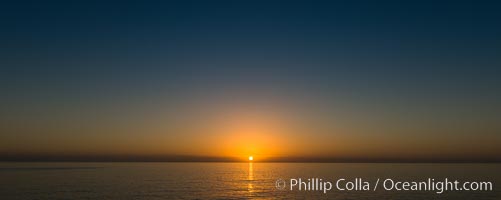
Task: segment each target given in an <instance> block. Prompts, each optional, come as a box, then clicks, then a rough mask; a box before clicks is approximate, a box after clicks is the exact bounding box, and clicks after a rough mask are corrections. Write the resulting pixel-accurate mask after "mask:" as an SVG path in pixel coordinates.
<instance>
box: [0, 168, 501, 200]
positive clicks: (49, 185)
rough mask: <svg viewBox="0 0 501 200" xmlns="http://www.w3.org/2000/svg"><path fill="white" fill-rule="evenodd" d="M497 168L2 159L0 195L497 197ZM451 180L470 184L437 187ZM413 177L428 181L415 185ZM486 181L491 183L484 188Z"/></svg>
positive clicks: (499, 192)
mask: <svg viewBox="0 0 501 200" xmlns="http://www.w3.org/2000/svg"><path fill="white" fill-rule="evenodd" d="M500 170H501V164H401V163H395V164H393V163H380V164H379V163H162V162H157V163H156V162H145V163H139V162H138V163H120V162H117V163H71V162H67V163H64V162H62V163H58V162H52V163H14V162H5V163H0V199H30V200H31V199H120V200H123V199H353V200H358V199H410V200H412V199H416V200H418V199H497V200H498V199H501V187H500V186H499V184H500V183H501V173H500V172H501V171H500ZM446 179H447V180H448V181H451V182H452V181H455V180H458V181H459V185H463V184H464V183H465V182H468V183H467V186H468V187H463V188H460V189H461V190H450V188H449V190H439V189H440V188H441V189H444V187H443V186H444V185H440V182H441V181H444V180H446ZM376 182H377V183H376ZM405 182H407V183H408V184H409V185H407V186H408V187H406V186H405V184H407V183H405ZM414 182H417V183H420V184H421V186H423V187H422V188H420V189H419V190H416V189H415V188H414V189H413V188H412V186H413V184H414ZM329 183H330V184H331V189H330V190H325V189H326V187H328V186H329ZM430 183H433V184H434V185H433V188H432V187H431V186H429V184H430ZM472 183H473V184H472ZM484 183H491V184H492V188H490V190H480V187H481V186H486V185H482V184H484ZM291 185H294V186H292V190H291ZM367 185H368V186H367ZM425 185H426V186H428V187H424V186H425ZM445 185H447V184H445ZM299 186H301V190H299ZM364 186H367V187H364ZM390 186H391V187H392V188H390ZM414 186H416V185H414ZM439 186H440V187H439ZM385 187H387V188H389V189H388V190H387V189H386V188H385ZM308 188H309V189H308ZM320 188H322V189H320ZM395 188H400V189H401V190H397V189H395ZM403 188H407V190H404V189H403ZM431 188H432V189H433V190H431ZM465 188H466V189H469V190H466V189H465ZM472 188H473V189H476V190H473V189H472ZM364 189H368V190H364ZM487 189H488V188H487ZM440 191H442V192H440Z"/></svg>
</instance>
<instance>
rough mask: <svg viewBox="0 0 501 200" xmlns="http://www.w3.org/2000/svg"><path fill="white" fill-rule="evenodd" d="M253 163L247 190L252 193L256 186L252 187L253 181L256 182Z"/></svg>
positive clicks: (250, 166)
mask: <svg viewBox="0 0 501 200" xmlns="http://www.w3.org/2000/svg"><path fill="white" fill-rule="evenodd" d="M252 165H253V163H252V162H249V174H248V176H247V181H248V183H247V190H248V191H249V192H250V193H252V192H253V191H254V186H253V185H252V181H253V180H254V169H253V166H252Z"/></svg>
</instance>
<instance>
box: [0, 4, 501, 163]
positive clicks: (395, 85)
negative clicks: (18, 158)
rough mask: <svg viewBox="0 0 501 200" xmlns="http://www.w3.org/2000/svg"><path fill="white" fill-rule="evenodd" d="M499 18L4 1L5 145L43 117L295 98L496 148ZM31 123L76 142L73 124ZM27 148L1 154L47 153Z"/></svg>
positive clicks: (406, 8) (461, 13) (481, 9)
mask: <svg viewBox="0 0 501 200" xmlns="http://www.w3.org/2000/svg"><path fill="white" fill-rule="evenodd" d="M500 9H501V5H500V4H499V3H492V2H481V3H480V2H478V1H470V2H441V3H437V2H435V1H430V2H423V1H416V2H406V3H404V2H399V1H394V2H386V1H385V2H379V1H378V2H363V1H356V2H344V1H340V2H327V1H316V2H315V1H314V2H299V1H291V2H279V1H273V2H268V1H262V2H261V1H259V2H258V1H215V2H197V1H183V2H181V1H180V2H168V3H166V2H164V3H159V2H116V3H103V2H95V3H88V2H80V3H74V2H43V3H42V2H33V3H28V2H16V3H13V2H2V3H1V4H0V30H1V31H0V78H1V81H0V82H1V86H0V88H1V90H2V92H1V93H2V100H0V101H2V104H1V108H2V110H4V111H5V112H3V113H4V114H2V115H3V116H1V118H2V119H3V120H2V121H4V125H5V124H8V126H4V131H2V134H0V137H4V140H3V141H11V140H12V138H13V137H14V135H16V134H21V135H25V136H26V137H27V138H30V137H33V136H34V135H36V134H38V133H34V131H33V130H31V129H28V130H24V129H22V130H18V126H22V124H25V123H28V124H31V123H34V124H37V123H36V122H35V121H37V120H39V119H40V118H43V119H47V120H49V121H51V119H53V120H52V122H51V123H56V122H59V121H60V120H62V119H65V118H66V119H72V122H71V123H68V124H69V125H68V127H70V128H69V129H72V128H71V127H73V128H75V129H78V128H76V127H81V126H83V127H87V128H88V129H89V130H93V131H95V129H99V130H101V129H102V127H99V126H98V125H96V123H95V122H89V123H85V125H81V124H80V122H82V121H87V120H90V121H92V120H91V119H94V118H101V117H102V116H108V120H111V121H113V119H115V118H120V117H118V116H123V115H132V116H138V115H140V114H138V113H143V112H147V111H146V110H156V109H158V108H165V107H175V108H178V109H180V108H184V107H183V106H181V105H184V104H183V103H186V102H187V101H191V100H193V99H197V100H199V101H201V102H191V103H192V104H193V105H195V106H194V107H197V106H198V107H211V106H212V104H210V103H207V102H210V101H216V102H218V101H220V99H225V100H224V101H225V102H226V101H227V100H228V99H234V101H235V102H245V103H244V104H247V103H249V102H251V103H250V104H260V105H261V104H268V103H267V102H268V101H269V102H273V103H270V104H281V103H280V102H284V104H287V105H289V103H290V104H291V105H289V106H292V108H290V107H288V108H283V109H289V110H302V111H301V113H302V112H303V110H308V109H307V108H310V106H312V107H319V109H320V110H329V112H328V114H325V115H326V116H320V114H319V116H316V117H318V118H321V119H323V120H325V121H329V120H327V119H330V117H332V116H334V115H338V114H339V113H344V112H347V113H357V114H356V115H355V117H353V118H354V119H350V120H347V121H350V123H347V124H351V123H354V121H356V120H357V119H363V120H368V121H370V119H372V118H374V117H376V116H383V117H382V118H385V119H387V121H385V122H382V123H383V124H385V123H387V124H388V125H387V126H386V125H385V126H384V127H385V128H381V132H385V130H390V129H391V128H388V127H389V126H390V125H389V124H392V123H399V122H400V120H403V121H406V123H409V127H408V128H403V130H401V131H396V132H398V133H391V134H390V133H382V134H383V135H387V136H388V137H390V136H394V135H395V134H399V133H403V134H404V135H405V134H412V135H415V134H418V133H411V132H413V131H410V130H416V128H417V129H419V127H426V128H425V129H426V130H425V131H422V132H420V133H419V134H426V133H423V132H427V131H428V132H429V133H430V134H441V136H444V137H448V136H450V135H449V134H452V133H455V132H458V130H460V131H459V132H462V134H464V135H466V136H464V137H463V138H461V141H458V142H457V145H459V144H463V142H465V141H466V140H467V139H471V138H473V137H476V136H477V135H480V136H481V138H482V141H484V140H491V141H492V140H494V141H497V142H498V143H499V141H500V140H499V139H500V138H499V134H500V127H499V125H497V121H499V119H500V118H501V116H500V114H499V113H500V112H499V111H500V110H501V103H500V102H501V93H500V92H499V91H501V78H499V77H500V76H501V57H500V56H499V55H500V52H501V37H500V35H501V26H500V22H501V12H499V10H500ZM187 99H190V100H187ZM291 99H294V100H291ZM290 101H293V102H292V103H291V102H290ZM202 102H204V103H202ZM256 102H259V103H256ZM285 102H287V103H285ZM192 104H190V105H191V106H193V105H192ZM237 104H238V103H237ZM312 104H313V105H312ZM184 106H186V105H184ZM187 107H190V106H187ZM338 108H341V109H340V110H343V111H342V112H341V111H340V112H337V111H332V110H336V109H338ZM115 109H116V110H120V111H121V112H119V113H121V114H117V113H116V110H115ZM89 110H90V111H89ZM180 110H181V111H180V112H181V113H184V112H185V110H183V109H180ZM311 110H315V109H313V108H312V109H311ZM91 111H93V112H91ZM122 112H123V113H122ZM167 112H168V111H167ZM186 112H187V111H186ZM187 113H189V112H187ZM332 113H338V114H332ZM167 115H168V114H167ZM187 115H188V114H187ZM339 115H341V114H339ZM143 117H144V116H143ZM138 118H140V117H138ZM145 118H153V117H152V116H150V115H147V116H146V117H145ZM314 118H315V117H314ZM376 118H377V117H376ZM131 120H134V119H131ZM420 120H421V121H420ZM104 121H106V120H104ZM167 121H169V120H167ZM316 121H322V120H316ZM407 121H408V122H407ZM198 122H199V121H195V122H193V124H197V123H198ZM122 123H125V122H122V121H120V122H117V124H118V125H114V126H115V128H116V127H119V126H122V125H121V124H122ZM172 123H174V122H172ZM12 124H14V125H12ZM41 124H43V123H41ZM49 124H50V123H49ZM404 124H405V123H404ZM305 126H308V127H310V126H314V125H305ZM346 126H347V127H352V125H346ZM35 127H37V128H38V129H39V130H44V131H41V132H43V133H41V134H42V135H43V134H48V135H54V136H53V137H61V138H65V137H68V135H65V134H68V133H67V130H66V129H65V130H52V128H51V127H47V126H46V125H38V126H35ZM89 127H91V128H89ZM366 127H367V129H371V125H366ZM444 127H447V128H444ZM56 129H57V128H56ZM428 129H430V130H428ZM15 130H17V131H15ZM45 132H47V133H45ZM55 132H56V133H57V134H55ZM63 132H64V133H63ZM77 132H78V133H76V134H79V135H80V136H81V137H82V138H83V139H88V140H89V141H93V140H92V139H89V138H86V137H85V135H86V134H89V133H88V132H85V131H82V130H79V131H77ZM115 132H118V131H116V130H115ZM355 132H357V131H355ZM358 132H364V133H360V134H362V135H364V134H368V135H370V134H371V133H367V132H370V131H367V130H365V131H358ZM387 132H392V131H387ZM463 132H464V133H463ZM166 134H167V135H168V134H171V135H176V134H180V133H166ZM39 135H40V134H39ZM133 135H134V134H132V136H131V135H127V136H123V137H133ZM89 137H90V136H89ZM110 137H111V136H110ZM117 137H122V136H120V134H118V133H117ZM98 138H99V137H98ZM493 138H494V139H493ZM463 140H464V141H463ZM62 141H65V140H62ZM52 142H53V141H51V140H47V141H46V143H48V144H51V143H52ZM27 143H28V144H27V147H26V149H23V148H17V147H13V146H6V147H5V148H4V149H0V151H7V152H10V151H28V150H29V149H42V150H43V149H44V147H43V146H44V145H46V144H45V143H44V144H38V143H37V142H36V141H32V142H31V143H30V142H27ZM423 144H429V143H427V141H423ZM30 145H31V146H30ZM430 145H431V146H433V144H430ZM494 145H495V143H494V144H492V146H494ZM80 148H81V149H80V150H81V151H84V152H85V148H84V147H80ZM451 148H452V149H454V148H456V147H454V148H453V147H451ZM489 148H491V149H489ZM492 148H493V147H490V146H489V147H488V148H487V150H485V149H484V150H479V152H481V153H483V154H482V155H486V154H488V153H486V152H491V153H492ZM27 149H28V150H27ZM98 149H99V148H98ZM56 150H57V149H56ZM56 150H53V149H51V150H47V151H56ZM96 151H97V150H96ZM173 151H174V152H177V151H175V150H173ZM167 152H169V151H167ZM180 152H181V153H182V151H180ZM451 152H452V150H451ZM497 155H498V156H499V154H497Z"/></svg>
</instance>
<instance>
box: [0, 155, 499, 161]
mask: <svg viewBox="0 0 501 200" xmlns="http://www.w3.org/2000/svg"><path fill="white" fill-rule="evenodd" d="M0 162H229V163H239V162H242V163H246V162H249V161H248V160H245V159H243V158H240V157H218V156H191V155H81V154H80V155H55V154H51V155H47V154H45V155H44V154H0ZM251 162H253V163H501V158H500V157H487V156H484V157H479V156H477V157H466V156H465V157H452V156H450V157H446V156H442V157H438V156H437V157H424V156H421V157H419V156H414V157H297V156H296V157H292V156H291V157H285V156H283V157H264V158H262V159H257V160H254V161H251Z"/></svg>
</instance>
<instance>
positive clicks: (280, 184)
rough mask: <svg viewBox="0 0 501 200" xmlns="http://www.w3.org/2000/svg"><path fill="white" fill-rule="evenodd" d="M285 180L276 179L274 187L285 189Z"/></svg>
mask: <svg viewBox="0 0 501 200" xmlns="http://www.w3.org/2000/svg"><path fill="white" fill-rule="evenodd" d="M285 186H286V185H285V181H284V180H283V179H278V180H277V181H276V182H275V187H277V189H279V190H283V189H285Z"/></svg>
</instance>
